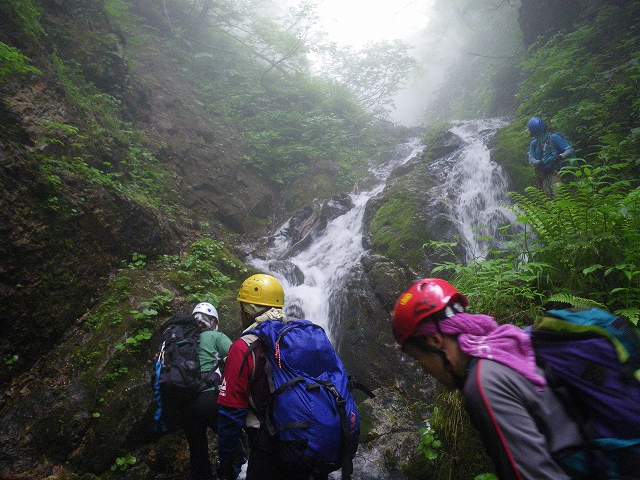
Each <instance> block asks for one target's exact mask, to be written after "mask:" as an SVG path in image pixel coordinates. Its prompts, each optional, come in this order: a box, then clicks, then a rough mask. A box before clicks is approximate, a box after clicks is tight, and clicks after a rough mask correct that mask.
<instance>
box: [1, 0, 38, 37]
mask: <svg viewBox="0 0 640 480" xmlns="http://www.w3.org/2000/svg"><path fill="white" fill-rule="evenodd" d="M0 13H2V14H3V15H6V16H7V17H8V18H10V19H12V20H13V21H14V22H16V23H17V25H18V27H19V28H20V29H21V30H22V32H23V33H24V34H25V35H26V36H27V37H28V38H29V40H31V41H34V42H37V41H39V40H40V39H41V38H42V37H43V36H44V35H45V32H44V29H43V28H42V25H41V24H40V17H41V16H42V10H41V9H40V7H39V6H38V5H37V3H36V2H34V1H33V0H2V2H0Z"/></svg>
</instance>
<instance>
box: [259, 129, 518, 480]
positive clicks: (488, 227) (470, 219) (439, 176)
mask: <svg viewBox="0 0 640 480" xmlns="http://www.w3.org/2000/svg"><path fill="white" fill-rule="evenodd" d="M505 125H506V122H504V121H502V120H499V119H489V120H474V121H465V122H458V123H456V124H455V126H454V127H453V128H452V129H451V130H450V131H451V132H452V133H453V134H454V135H456V136H457V137H459V138H460V139H461V140H462V146H461V147H459V148H458V149H456V150H455V151H454V152H453V153H451V154H450V155H446V156H444V157H442V158H440V159H436V160H435V161H433V162H432V163H431V164H430V165H429V167H428V168H429V172H430V175H433V177H434V178H435V179H436V180H437V182H435V183H436V184H437V186H436V187H433V188H432V190H431V191H430V198H431V200H430V204H429V205H425V207H424V208H429V209H431V210H430V211H432V212H434V213H435V212H437V213H438V214H444V215H446V216H447V218H448V219H449V221H450V222H451V224H452V225H453V226H454V227H455V230H456V231H457V232H458V236H459V241H460V243H461V246H462V247H463V250H464V252H465V256H466V259H467V261H471V260H473V259H478V258H480V259H482V258H485V257H486V255H487V253H488V251H489V248H490V246H491V244H492V243H495V240H490V239H495V238H497V237H498V236H499V232H498V228H499V227H500V226H502V225H504V224H505V223H513V222H515V216H514V215H513V213H512V212H510V211H509V209H508V208H507V207H506V204H507V197H506V191H507V187H508V183H507V179H506V176H505V174H504V172H503V171H502V169H501V168H500V166H498V165H497V164H496V163H495V162H492V161H491V160H490V155H489V147H488V142H489V140H490V138H491V137H492V136H493V135H494V134H495V133H496V131H497V130H498V129H499V128H501V127H503V126H505ZM427 148H429V146H427ZM423 149H424V147H423V146H422V145H421V144H420V142H419V140H418V139H415V140H413V141H411V142H409V143H407V144H404V145H402V146H400V147H399V149H398V153H397V155H396V156H395V157H394V158H392V159H391V160H390V161H389V162H387V163H385V164H384V165H382V166H380V167H377V168H373V169H372V171H371V176H372V178H373V182H372V186H371V188H370V189H369V190H366V191H362V192H359V193H352V194H350V195H349V197H348V205H346V204H345V202H342V203H340V202H339V201H337V200H332V201H329V202H327V203H325V204H324V206H326V207H328V209H329V210H330V211H332V212H334V213H336V212H337V215H334V216H333V218H332V219H330V220H328V221H327V222H326V225H325V224H324V223H322V222H319V225H320V227H319V228H318V230H317V231H315V232H313V234H312V235H310V236H309V237H307V238H304V239H301V238H300V236H299V235H295V231H296V228H299V225H297V224H299V223H303V224H305V222H307V223H308V222H310V220H308V218H309V217H304V218H303V220H296V219H295V217H292V218H291V219H289V220H287V221H286V222H285V223H284V224H283V225H282V226H281V227H280V228H279V229H278V230H277V231H276V232H275V233H274V234H273V235H272V236H271V237H270V242H269V245H270V247H269V248H268V249H267V251H266V252H262V254H256V255H254V256H252V257H250V258H249V263H250V264H252V265H253V266H254V267H256V268H258V269H260V270H262V271H265V272H272V273H273V274H274V275H275V276H276V277H278V278H279V279H280V280H281V282H282V283H283V286H284V289H285V292H286V308H287V314H290V315H291V316H295V317H297V318H306V319H309V320H312V321H314V322H316V323H317V324H319V325H321V326H322V327H323V328H324V329H325V330H326V331H327V332H328V333H329V335H330V337H331V338H332V340H333V341H334V342H336V339H338V338H339V335H338V334H339V333H340V332H337V331H334V330H337V329H339V327H340V319H341V317H342V316H343V312H342V311H341V310H342V308H343V307H342V306H341V305H343V304H344V302H343V301H341V300H344V299H345V298H346V297H345V296H349V295H353V293H354V292H349V291H346V290H347V289H346V288H344V285H345V283H346V282H347V279H348V278H349V275H350V274H351V273H352V272H354V271H355V270H356V267H357V266H358V264H359V263H360V260H361V259H362V257H363V255H364V253H365V252H364V247H363V218H364V213H365V208H366V205H367V203H368V202H369V200H371V199H372V198H374V197H376V196H377V195H379V194H380V193H382V191H383V190H384V188H385V185H386V183H387V180H388V179H389V176H390V175H391V173H392V172H393V170H394V169H396V168H398V167H400V166H402V165H405V164H407V163H409V162H411V161H412V160H413V161H419V156H421V154H422V151H423ZM296 222H297V223H296ZM359 274H360V275H361V274H362V273H361V272H360V273H359ZM364 283H366V282H364ZM396 440H397V438H396V437H393V436H391V437H389V440H388V441H389V442H395V441H396ZM388 448H391V449H393V448H394V444H393V443H390V444H387V445H386V446H384V447H382V446H380V445H377V444H376V445H374V446H373V447H372V448H369V449H367V448H360V450H359V452H358V455H357V457H356V459H355V460H354V469H355V471H354V476H353V478H354V480H374V479H375V480H391V479H398V478H404V476H403V475H401V474H400V473H398V472H396V473H389V472H387V471H386V467H385V466H384V464H385V461H384V459H385V454H384V452H385V451H386V449H388ZM330 478H332V479H333V478H336V479H337V478H339V474H332V476H331V477H330Z"/></svg>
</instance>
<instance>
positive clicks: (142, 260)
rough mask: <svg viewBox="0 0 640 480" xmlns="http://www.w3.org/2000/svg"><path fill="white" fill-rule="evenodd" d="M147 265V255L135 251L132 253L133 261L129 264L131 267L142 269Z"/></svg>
mask: <svg viewBox="0 0 640 480" xmlns="http://www.w3.org/2000/svg"><path fill="white" fill-rule="evenodd" d="M146 266H147V256H146V255H143V254H141V253H133V254H132V255H131V261H130V262H129V264H128V267H129V268H132V269H135V270H141V269H143V268H144V267H146Z"/></svg>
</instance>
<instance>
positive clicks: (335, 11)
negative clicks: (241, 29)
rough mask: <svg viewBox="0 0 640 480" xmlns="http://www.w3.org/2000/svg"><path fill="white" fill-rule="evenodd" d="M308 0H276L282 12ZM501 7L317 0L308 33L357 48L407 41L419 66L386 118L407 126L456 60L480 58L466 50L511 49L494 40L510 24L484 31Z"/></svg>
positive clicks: (418, 118)
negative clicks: (496, 30) (314, 19)
mask: <svg viewBox="0 0 640 480" xmlns="http://www.w3.org/2000/svg"><path fill="white" fill-rule="evenodd" d="M308 1H309V0H279V1H278V2H277V5H278V7H279V9H281V10H280V11H281V12H283V11H285V10H286V9H288V8H295V7H296V6H299V5H301V4H302V3H303V2H304V3H308ZM312 1H313V0H312ZM471 5H474V4H473V2H472V3H471ZM496 5H501V4H499V3H498V2H496ZM508 5H509V6H511V8H512V9H514V11H517V7H518V5H519V2H517V0H514V1H512V2H509V3H508ZM505 8H506V7H504V8H502V7H501V8H500V9H498V8H496V9H493V8H483V7H482V6H479V5H476V6H475V7H471V8H469V9H466V10H461V9H460V8H458V7H456V6H455V5H454V4H453V3H452V0H400V1H395V2H394V1H389V0H317V1H315V2H314V14H315V17H316V22H315V28H314V31H313V35H312V37H313V38H315V39H321V40H320V41H324V42H335V43H336V44H338V45H342V46H346V47H352V48H356V49H358V48H363V47H366V46H367V45H369V44H372V43H375V42H379V41H385V40H386V41H392V40H401V41H403V42H405V43H406V44H407V45H409V46H410V48H411V52H410V53H411V54H412V55H413V56H414V58H415V59H416V61H417V63H418V65H419V68H418V71H416V72H415V73H414V74H413V75H412V76H411V78H407V79H406V82H405V85H404V87H403V88H402V90H401V91H399V92H398V93H397V94H396V96H395V98H394V101H395V109H394V110H393V111H392V112H390V119H391V120H393V121H395V122H398V123H402V124H404V125H409V126H412V125H418V124H422V123H424V122H425V121H426V122H429V119H428V118H425V109H426V108H427V106H429V105H430V104H431V103H433V102H434V100H437V97H438V95H439V93H440V89H441V88H442V87H443V86H446V82H447V80H449V79H448V78H447V72H450V71H451V69H452V68H453V67H454V66H459V65H460V64H461V63H465V62H466V63H469V62H474V63H477V62H478V60H479V58H478V57H477V56H473V55H472V54H470V52H469V51H468V50H476V49H477V50H479V51H480V52H486V53H489V55H491V54H497V55H501V54H509V53H512V52H513V50H514V49H515V47H514V46H513V45H508V44H506V43H505V44H504V45H496V44H495V40H496V38H500V35H503V37H505V38H506V37H508V35H510V33H509V32H510V31H511V29H512V27H513V26H512V25H506V24H502V29H503V30H504V33H490V34H488V35H487V33H486V29H487V25H488V23H487V22H488V21H489V22H491V21H492V20H495V19H496V18H498V17H497V15H500V12H502V13H504V11H505ZM492 10H495V12H492ZM498 25H500V22H498ZM491 28H493V27H490V26H489V29H491ZM483 29H485V33H484V34H483V32H482V31H483ZM483 35H484V36H483ZM314 41H317V40H314ZM492 42H493V44H492ZM312 43H313V41H312ZM485 43H486V44H485ZM483 44H484V45H483ZM309 57H310V60H311V62H312V63H313V64H315V66H316V70H318V71H322V65H320V64H319V61H320V59H319V58H317V57H315V56H314V55H313V53H311V54H310V56H309ZM482 61H484V62H485V64H486V62H492V60H488V59H484V60H482Z"/></svg>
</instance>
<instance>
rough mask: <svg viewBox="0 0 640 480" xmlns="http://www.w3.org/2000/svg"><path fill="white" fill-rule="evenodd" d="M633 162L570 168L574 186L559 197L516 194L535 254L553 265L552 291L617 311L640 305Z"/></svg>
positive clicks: (638, 209)
mask: <svg viewBox="0 0 640 480" xmlns="http://www.w3.org/2000/svg"><path fill="white" fill-rule="evenodd" d="M629 167H630V166H629V164H628V163H618V164H614V165H608V166H601V167H592V166H589V165H586V166H582V167H570V168H565V169H564V172H563V173H564V176H565V178H567V177H568V178H571V179H572V181H571V182H570V183H567V184H564V185H561V186H560V187H559V188H558V190H557V192H556V195H555V197H554V198H548V197H546V196H545V195H544V194H543V193H542V192H540V191H539V190H537V189H535V188H529V189H527V191H526V194H524V195H521V194H515V195H514V199H515V201H516V209H517V211H518V212H519V213H520V221H521V222H523V223H526V224H528V225H530V226H531V227H532V228H533V231H534V233H535V238H534V239H532V240H531V244H530V245H528V247H529V250H530V251H531V253H532V256H533V257H534V258H535V259H537V260H538V261H540V262H543V263H546V264H548V265H551V266H552V268H551V269H549V271H548V277H547V278H546V279H545V283H546V285H545V286H546V288H547V289H548V290H549V291H551V292H553V293H566V294H571V295H574V296H577V297H586V298H589V299H591V300H594V301H596V302H598V303H601V304H604V305H607V306H608V307H609V308H611V309H612V310H614V311H615V310H622V309H626V308H636V307H637V306H639V305H640V231H639V227H640V190H638V187H637V186H634V184H633V182H631V181H629V180H628V177H627V171H628V169H629Z"/></svg>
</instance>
